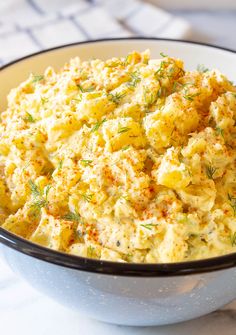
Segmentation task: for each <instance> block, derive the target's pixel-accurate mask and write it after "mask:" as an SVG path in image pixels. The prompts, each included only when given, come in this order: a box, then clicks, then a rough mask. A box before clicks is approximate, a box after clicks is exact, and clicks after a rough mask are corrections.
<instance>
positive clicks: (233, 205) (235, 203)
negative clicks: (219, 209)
mask: <svg viewBox="0 0 236 335" xmlns="http://www.w3.org/2000/svg"><path fill="white" fill-rule="evenodd" d="M228 199H229V201H230V206H231V208H232V209H233V211H234V216H236V197H234V196H233V195H231V194H229V193H228Z"/></svg>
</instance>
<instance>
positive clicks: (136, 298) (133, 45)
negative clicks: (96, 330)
mask: <svg viewBox="0 0 236 335" xmlns="http://www.w3.org/2000/svg"><path fill="white" fill-rule="evenodd" d="M145 49H150V50H151V54H152V57H159V54H160V52H164V53H167V54H168V55H170V56H173V57H179V58H181V59H183V60H184V61H185V63H186V68H188V69H194V68H196V66H197V64H204V65H205V66H206V67H209V68H215V67H217V68H219V69H220V70H221V71H222V72H223V73H225V74H226V75H227V76H229V78H230V79H231V80H235V73H236V56H235V54H234V53H231V52H227V51H224V50H219V49H215V48H211V47H208V46H199V45H194V44H186V43H184V42H174V41H154V40H124V41H122V40H121V41H112V42H108V41H104V42H101V43H94V44H84V45H83V44H81V45H77V46H70V47H68V48H62V49H57V50H55V51H49V52H47V53H44V54H39V55H37V56H34V57H32V58H27V59H25V60H23V61H21V62H19V63H15V64H13V65H11V66H10V67H7V68H5V69H3V70H1V71H0V86H1V90H0V111H3V110H4V108H6V96H7V94H8V92H9V91H10V89H11V88H13V87H16V86H17V85H18V84H19V83H20V82H21V81H23V80H24V79H26V78H27V77H28V74H29V73H30V72H32V73H35V74H40V73H43V71H44V69H45V68H46V67H47V66H48V65H52V66H53V67H55V68H56V69H58V68H59V67H60V66H62V65H63V64H64V63H65V62H66V61H67V60H68V59H69V58H71V57H75V56H80V57H81V58H82V59H89V58H90V59H91V58H94V57H96V58H102V59H105V58H109V57H113V56H125V55H126V54H127V53H128V52H130V51H132V50H139V51H143V50H145ZM0 251H1V256H3V257H4V258H5V259H6V262H7V263H8V264H9V265H10V266H11V268H12V269H13V270H14V271H15V272H17V273H19V274H20V276H22V277H23V278H25V279H26V280H27V281H28V282H29V283H31V284H32V285H33V286H34V287H36V288H38V289H39V290H40V291H42V292H44V293H45V294H47V295H49V296H51V297H53V298H54V299H55V300H58V301H59V302H61V303H62V304H65V305H68V306H70V307H73V308H75V309H77V310H78V311H81V312H83V313H85V314H86V315H89V316H91V317H94V318H97V319H100V320H103V321H106V322H111V323H117V324H125V325H160V324H167V323H174V322H179V321H183V320H188V319H191V318H195V317H198V316H200V315H204V314H206V313H209V312H211V311H213V310H215V309H217V308H219V307H221V306H223V305H224V304H226V303H228V302H230V301H231V300H233V299H234V298H235V297H236V280H235V279H236V278H235V277H236V270H235V268H231V269H228V270H222V271H218V272H211V273H202V274H196V275H183V276H179V277H155V278H143V277H142V278H141V277H121V276H119V277H115V276H111V275H99V274H95V273H88V272H82V271H79V270H73V269H70V268H65V267H62V266H58V265H54V264H51V263H47V262H44V261H41V260H38V259H35V258H32V257H30V256H27V255H24V254H22V253H19V252H17V251H15V250H13V249H10V248H8V247H5V246H3V245H0Z"/></svg>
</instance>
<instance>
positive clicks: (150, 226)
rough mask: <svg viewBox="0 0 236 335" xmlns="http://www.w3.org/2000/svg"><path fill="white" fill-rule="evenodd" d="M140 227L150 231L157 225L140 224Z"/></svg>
mask: <svg viewBox="0 0 236 335" xmlns="http://www.w3.org/2000/svg"><path fill="white" fill-rule="evenodd" d="M140 226H141V227H144V228H146V229H148V230H152V228H153V227H156V226H157V225H156V224H153V223H144V224H141V225H140Z"/></svg>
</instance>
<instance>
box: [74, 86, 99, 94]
mask: <svg viewBox="0 0 236 335" xmlns="http://www.w3.org/2000/svg"><path fill="white" fill-rule="evenodd" d="M77 87H78V88H79V89H80V91H81V92H82V93H88V92H93V91H94V90H95V88H96V87H95V85H91V86H90V87H87V88H84V87H82V86H81V85H80V84H77Z"/></svg>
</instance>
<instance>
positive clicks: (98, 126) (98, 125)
mask: <svg viewBox="0 0 236 335" xmlns="http://www.w3.org/2000/svg"><path fill="white" fill-rule="evenodd" d="M104 122H106V119H103V120H102V121H98V122H97V123H96V124H95V125H94V126H93V128H92V129H91V130H90V132H91V133H93V132H95V131H97V130H98V129H99V128H100V126H101V125H102V124H103V123H104Z"/></svg>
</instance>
